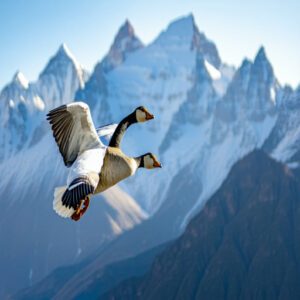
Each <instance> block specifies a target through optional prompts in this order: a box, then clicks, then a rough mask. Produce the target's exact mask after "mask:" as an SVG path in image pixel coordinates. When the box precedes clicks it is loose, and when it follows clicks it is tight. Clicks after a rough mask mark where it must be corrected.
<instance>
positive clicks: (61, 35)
mask: <svg viewBox="0 0 300 300" xmlns="http://www.w3.org/2000/svg"><path fill="white" fill-rule="evenodd" d="M189 13H193V14H194V16H195V20H196V22H197V25H198V27H199V29H200V31H203V32H205V34H206V35H207V36H208V37H209V38H210V39H212V40H213V41H214V42H215V43H216V45H217V47H218V50H219V53H220V56H221V58H222V60H223V61H224V62H227V63H229V64H233V65H235V66H239V65H240V63H241V61H242V59H243V58H244V57H248V58H250V59H253V57H254V55H255V54H256V52H257V50H258V48H259V47H260V46H261V45H264V46H265V49H266V52H267V56H268V57H269V59H270V60H271V62H272V64H273V67H274V70H275V73H276V75H277V77H278V79H279V80H280V82H281V83H289V84H291V85H292V86H294V87H295V86H296V85H298V84H299V83H300V1H299V0H286V1H277V0H273V1H269V0H260V1H259V0H251V1H238V0H206V1H204V0H159V1H158V0H150V1H143V0H139V1H133V0H119V1H117V0H86V1H83V0H48V1H46V0H1V1H0V41H1V44H0V89H1V88H2V87H3V85H4V84H6V83H8V82H9V81H10V80H11V78H12V76H13V74H14V73H15V71H16V70H21V71H22V72H23V73H24V74H25V76H26V77H27V78H28V79H29V80H36V79H37V77H38V74H39V72H41V71H42V69H43V68H44V66H45V64H46V63H47V61H48V59H49V58H50V56H52V55H53V54H54V53H55V52H56V50H57V48H58V47H59V45H60V44H61V43H62V42H66V44H67V45H68V47H69V48H70V49H71V51H72V52H73V53H74V55H75V57H77V59H78V61H79V62H80V63H81V64H82V65H83V66H85V67H86V68H87V69H88V70H92V69H93V67H94V65H95V63H96V62H97V61H99V60H100V59H101V58H102V57H103V55H104V54H105V53H106V52H107V51H108V49H109V46H110V44H111V43H112V40H113V38H114V35H115V34H116V32H117V30H118V28H119V27H120V25H121V24H123V23H124V21H125V19H127V18H128V19H129V20H130V22H131V24H132V25H133V27H134V28H135V31H136V33H137V35H138V36H139V37H140V39H141V40H142V41H143V42H144V43H149V42H151V41H152V40H153V39H154V38H155V37H156V36H157V35H158V34H159V33H160V31H161V30H163V29H165V28H166V27H167V25H168V23H169V22H170V21H172V20H173V19H176V18H178V17H180V16H182V15H187V14H189Z"/></svg>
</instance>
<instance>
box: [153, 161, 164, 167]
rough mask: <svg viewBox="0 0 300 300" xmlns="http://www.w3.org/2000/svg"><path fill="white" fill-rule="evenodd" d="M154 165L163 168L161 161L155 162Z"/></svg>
mask: <svg viewBox="0 0 300 300" xmlns="http://www.w3.org/2000/svg"><path fill="white" fill-rule="evenodd" d="M153 166H154V167H155V168H162V165H161V163H160V162H159V161H155V162H154V164H153Z"/></svg>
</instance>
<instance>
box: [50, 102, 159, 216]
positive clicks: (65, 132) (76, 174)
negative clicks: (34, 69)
mask: <svg viewBox="0 0 300 300" xmlns="http://www.w3.org/2000/svg"><path fill="white" fill-rule="evenodd" d="M47 119H48V120H49V122H50V124H51V128H52V131H53V136H54V138H55V141H56V143H57V145H58V147H59V151H60V153H61V155H62V157H63V160H64V163H65V165H66V167H70V171H69V175H68V179H67V185H66V186H62V187H58V188H56V189H55V191H54V201H53V208H54V210H55V211H56V212H57V213H58V214H59V215H60V216H61V217H65V218H68V217H71V218H72V219H73V220H75V221H77V220H79V219H80V217H81V216H82V215H83V213H84V212H85V211H86V209H87V207H88V204H89V196H91V195H94V194H98V193H101V192H103V191H105V190H106V189H108V188H110V187H111V186H113V185H115V184H117V183H118V182H120V181H121V180H123V179H125V178H127V177H129V176H132V175H134V174H135V172H136V170H137V169H138V168H139V167H146V168H148V169H152V168H155V167H161V165H160V163H159V162H158V161H157V160H156V158H155V156H154V155H153V154H151V153H147V154H145V155H143V156H140V157H137V158H133V157H128V156H127V155H125V154H124V153H123V152H122V150H121V149H120V143H121V140H122V138H123V135H124V133H125V131H126V130H127V129H128V127H129V126H130V125H131V124H134V123H137V122H144V121H147V120H150V119H153V115H151V114H150V113H149V112H148V111H147V110H146V109H145V108H143V107H139V108H137V109H136V110H135V111H134V112H133V113H132V114H130V115H128V116H127V117H126V118H124V119H123V120H122V121H121V122H120V123H119V124H118V125H117V126H111V127H107V126H106V127H105V130H102V133H103V132H105V134H109V133H111V132H110V131H111V129H113V130H114V133H113V135H112V138H111V140H110V143H109V146H108V147H107V146H105V145H104V144H103V143H102V142H101V140H100V139H99V137H98V134H97V133H99V132H101V130H96V129H95V126H94V124H93V121H92V118H91V114H90V110H89V107H88V105H87V104H85V103H83V102H75V103H71V104H68V105H63V106H60V107H58V108H56V109H54V110H52V111H50V112H49V113H48V115H47ZM83 204H85V207H84V208H83V209H82V208H81V206H82V205H83Z"/></svg>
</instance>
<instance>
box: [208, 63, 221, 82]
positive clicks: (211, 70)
mask: <svg viewBox="0 0 300 300" xmlns="http://www.w3.org/2000/svg"><path fill="white" fill-rule="evenodd" d="M204 64H205V68H206V70H207V72H208V73H209V75H210V77H211V79H213V80H218V79H220V78H221V76H222V75H221V72H220V71H219V70H218V69H216V68H215V67H214V66H213V65H211V64H210V63H209V62H208V61H207V60H204Z"/></svg>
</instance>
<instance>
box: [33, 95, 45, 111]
mask: <svg viewBox="0 0 300 300" xmlns="http://www.w3.org/2000/svg"><path fill="white" fill-rule="evenodd" d="M33 103H34V106H35V107H36V108H37V109H38V110H41V111H43V110H44V109H45V103H44V101H43V100H42V99H41V97H39V96H34V97H33Z"/></svg>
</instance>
